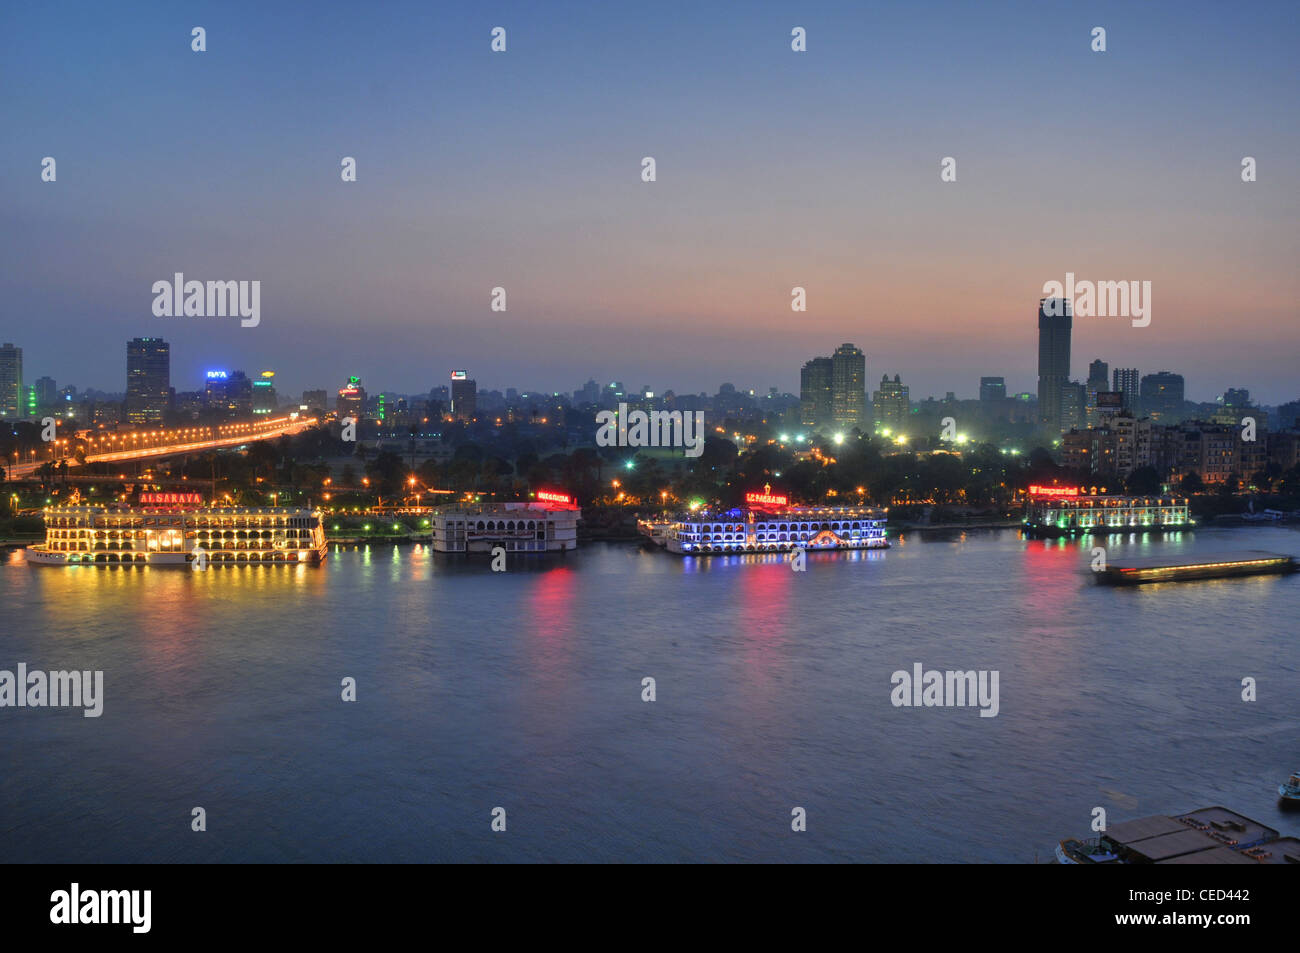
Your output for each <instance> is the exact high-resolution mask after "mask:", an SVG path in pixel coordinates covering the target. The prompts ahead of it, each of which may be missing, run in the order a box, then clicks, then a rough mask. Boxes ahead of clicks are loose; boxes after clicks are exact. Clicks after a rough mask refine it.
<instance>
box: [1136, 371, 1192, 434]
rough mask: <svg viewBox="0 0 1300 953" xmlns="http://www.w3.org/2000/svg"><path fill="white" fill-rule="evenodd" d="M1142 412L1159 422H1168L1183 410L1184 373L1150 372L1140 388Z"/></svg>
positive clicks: (1143, 379)
mask: <svg viewBox="0 0 1300 953" xmlns="http://www.w3.org/2000/svg"><path fill="white" fill-rule="evenodd" d="M1138 394H1139V397H1140V399H1141V401H1142V412H1143V413H1144V414H1147V415H1148V416H1149V417H1151V419H1152V420H1155V421H1157V422H1160V421H1162V420H1163V421H1165V422H1168V421H1169V420H1170V419H1171V418H1175V417H1177V416H1178V415H1179V414H1181V413H1182V410H1183V375H1181V374H1173V373H1170V372H1169V371H1160V372H1158V373H1156V374H1148V375H1146V376H1145V377H1143V378H1142V383H1141V385H1140V386H1139V388H1138Z"/></svg>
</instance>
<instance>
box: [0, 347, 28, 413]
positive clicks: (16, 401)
mask: <svg viewBox="0 0 1300 953" xmlns="http://www.w3.org/2000/svg"><path fill="white" fill-rule="evenodd" d="M22 413H23V349H22V348H20V347H14V346H13V345H12V344H8V343H6V344H5V345H4V346H3V347H0V417H4V418H6V419H7V420H15V419H17V418H18V417H21V416H22Z"/></svg>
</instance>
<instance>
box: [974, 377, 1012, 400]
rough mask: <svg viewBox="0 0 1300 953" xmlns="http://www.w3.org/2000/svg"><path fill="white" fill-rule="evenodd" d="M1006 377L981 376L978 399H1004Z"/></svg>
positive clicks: (1005, 394)
mask: <svg viewBox="0 0 1300 953" xmlns="http://www.w3.org/2000/svg"><path fill="white" fill-rule="evenodd" d="M1006 397H1007V379H1006V378H1005V377H981V378H980V400H982V401H985V402H988V401H991V400H1006Z"/></svg>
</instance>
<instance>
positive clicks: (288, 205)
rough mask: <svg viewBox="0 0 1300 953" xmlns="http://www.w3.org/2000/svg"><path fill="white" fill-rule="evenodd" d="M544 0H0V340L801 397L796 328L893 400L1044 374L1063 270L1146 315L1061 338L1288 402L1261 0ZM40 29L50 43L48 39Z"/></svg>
mask: <svg viewBox="0 0 1300 953" xmlns="http://www.w3.org/2000/svg"><path fill="white" fill-rule="evenodd" d="M567 9H568V10H569V11H570V12H571V13H573V14H574V15H573V16H571V17H568V18H566V20H565V22H564V23H563V25H561V24H560V23H559V22H557V21H556V20H555V18H553V17H552V16H550V15H549V14H548V13H547V12H546V11H539V10H533V9H528V8H525V7H522V6H520V7H513V6H508V7H505V8H502V9H500V10H498V11H496V12H495V13H494V14H493V15H494V16H499V19H500V21H501V22H502V23H504V24H505V25H506V27H507V28H508V29H509V31H510V34H509V35H510V37H511V45H510V47H509V49H508V51H507V52H506V53H504V54H493V53H491V52H490V50H489V45H488V44H489V30H490V28H491V27H492V26H493V25H495V21H492V22H489V20H488V19H487V18H486V17H483V16H479V15H477V14H464V13H460V12H456V11H447V12H446V15H445V16H444V15H443V13H438V14H436V15H435V13H434V11H431V10H427V9H422V8H420V7H419V6H417V5H415V4H401V5H398V6H397V7H395V8H394V11H393V15H392V16H391V17H390V18H389V19H388V20H387V21H386V22H382V23H381V22H376V21H375V20H371V19H366V18H365V17H362V18H361V19H360V23H359V28H358V29H356V30H349V31H337V30H331V29H329V28H328V26H326V25H324V24H322V23H317V22H314V21H306V22H304V21H303V20H302V18H299V17H296V16H292V15H290V14H289V13H287V12H282V11H270V10H264V9H260V8H258V7H255V6H251V5H240V4H236V5H233V6H232V7H230V8H229V9H222V10H212V11H204V12H203V13H202V14H201V16H202V17H203V18H205V19H206V21H207V22H206V23H205V27H206V29H207V30H208V36H209V43H208V49H207V51H206V52H204V53H203V54H196V53H194V52H192V51H191V50H190V48H189V42H188V40H189V37H188V30H189V24H180V23H177V22H173V21H172V20H170V19H168V18H161V19H158V18H152V17H142V18H141V21H142V22H139V23H136V22H132V21H130V20H129V19H128V20H126V21H122V18H121V16H120V15H119V14H116V13H113V12H111V11H107V10H103V9H100V8H97V7H95V6H93V5H89V4H80V5H77V4H74V5H71V6H69V7H65V8H60V9H59V10H55V11H41V12H36V11H32V12H28V11H25V10H14V11H10V12H8V13H7V14H6V17H7V18H8V20H9V21H10V23H11V26H12V29H11V30H9V31H6V35H7V37H8V39H6V40H4V41H0V42H6V43H8V44H9V45H8V46H7V48H6V49H5V54H6V55H5V56H4V57H3V58H0V59H2V60H3V62H4V67H3V68H4V71H5V72H4V78H5V79H7V80H9V81H10V83H11V84H12V85H14V86H16V87H18V88H28V87H30V88H32V89H39V90H40V93H41V95H39V96H15V97H10V98H7V99H6V101H5V102H4V103H3V104H0V122H2V123H3V125H4V128H5V129H6V133H7V135H6V137H5V141H4V142H3V143H0V179H2V180H3V181H4V183H5V184H4V188H5V189H6V193H5V198H6V199H7V200H8V201H7V202H6V205H7V209H8V211H9V220H10V221H11V223H12V227H11V228H10V229H7V230H6V232H5V234H4V236H3V237H0V242H2V243H3V244H2V245H0V248H2V250H3V253H4V256H5V260H6V262H7V263H8V264H9V267H8V268H6V269H5V270H4V272H3V273H2V274H0V293H2V294H3V296H4V300H5V303H6V306H5V308H4V309H3V310H2V312H0V338H3V339H4V340H12V341H14V343H15V344H18V345H19V346H22V347H23V348H24V351H25V363H26V366H27V367H28V368H30V369H32V371H34V372H36V373H37V374H52V375H53V376H55V377H58V378H61V379H67V380H78V381H83V382H84V384H85V386H94V387H98V388H100V389H114V390H115V389H116V388H117V386H118V385H117V384H116V382H115V378H116V377H117V376H118V375H117V374H116V373H114V374H112V375H106V376H100V375H99V374H97V372H96V364H97V362H98V360H99V356H100V355H101V354H103V353H106V352H109V351H110V350H116V349H118V348H119V347H120V341H122V340H125V339H129V338H133V337H163V338H165V339H167V340H168V341H170V342H171V343H172V345H173V347H174V349H175V351H176V353H177V355H178V358H177V360H176V361H175V362H174V367H173V376H174V377H175V378H176V379H177V380H187V379H195V378H196V377H199V375H200V374H201V373H202V372H203V371H204V370H205V369H206V367H207V366H213V365H216V366H224V367H243V368H246V369H250V371H251V369H253V368H256V367H258V366H269V367H274V368H276V369H277V371H278V372H279V374H280V379H281V380H282V381H283V382H284V389H285V390H287V391H288V390H295V389H299V388H302V389H306V388H310V387H318V386H320V384H321V383H323V381H320V380H319V376H324V377H326V378H327V379H328V380H330V381H333V380H340V379H345V378H346V376H347V375H348V374H357V375H359V376H361V377H362V378H363V379H368V380H378V379H381V378H382V379H384V380H385V381H390V382H391V386H392V387H393V389H395V390H398V391H403V392H408V393H414V392H418V391H421V390H423V389H425V388H426V387H427V386H428V384H427V383H426V382H427V381H430V380H433V381H437V380H438V379H440V378H442V377H443V376H444V375H445V373H446V372H447V371H448V370H450V369H451V368H453V367H469V368H482V367H492V368H494V369H497V371H496V375H495V376H496V378H498V379H499V380H501V381H509V380H515V381H534V382H536V383H538V384H545V385H547V386H550V387H552V388H554V387H556V386H566V387H567V386H572V385H564V384H563V382H564V381H567V380H575V381H578V380H585V379H586V378H587V377H588V376H595V375H596V374H599V375H600V377H604V378H609V379H613V378H621V379H624V380H638V381H641V380H646V381H655V382H656V384H657V386H660V387H661V388H664V389H667V388H671V389H674V390H677V391H678V392H686V391H690V392H695V391H696V388H698V387H699V386H700V384H701V382H703V381H708V380H721V381H726V380H731V381H736V380H737V379H738V378H739V379H747V380H746V383H749V384H750V385H752V386H759V385H758V383H757V382H759V381H762V382H764V383H763V384H762V385H761V386H776V387H778V388H779V389H780V390H781V391H783V392H791V393H793V392H795V391H796V389H797V387H798V370H799V367H800V365H801V364H802V363H803V361H804V360H806V357H807V354H806V352H807V348H806V347H805V345H804V344H803V343H802V342H803V341H805V340H811V339H813V338H815V339H816V340H818V341H829V342H838V341H854V342H855V343H857V345H858V346H859V347H861V348H862V349H863V351H865V352H866V373H867V379H868V380H874V379H876V375H879V374H883V373H886V372H888V373H890V374H893V373H902V374H903V375H904V376H905V378H906V379H908V381H909V382H910V384H911V386H912V389H913V392H914V393H918V394H921V393H933V394H942V393H944V392H945V391H946V390H950V389H953V387H954V386H959V387H969V388H971V389H973V388H975V387H976V386H977V381H978V378H979V377H980V376H985V375H1000V376H1004V377H1006V378H1007V380H1008V382H1009V388H1010V389H1012V390H1015V391H1022V390H1033V389H1034V387H1033V381H1034V378H1035V376H1036V375H1035V373H1034V372H1035V367H1034V354H1033V351H1032V348H1025V347H1022V346H1021V342H1022V340H1023V330H1024V322H1025V319H1024V315H1025V314H1026V312H1027V311H1028V310H1029V308H1031V307H1032V302H1034V301H1036V300H1037V299H1038V298H1040V297H1042V296H1043V293H1044V292H1043V286H1044V284H1045V283H1046V282H1049V281H1060V280H1061V279H1062V278H1064V276H1065V275H1066V274H1067V273H1074V274H1077V275H1079V276H1080V277H1081V278H1086V279H1089V280H1096V281H1105V280H1129V279H1141V280H1143V281H1150V282H1151V283H1152V288H1153V290H1154V305H1153V319H1152V322H1151V324H1150V325H1149V326H1147V327H1133V326H1132V325H1131V324H1130V322H1129V321H1128V320H1126V319H1124V318H1095V317H1094V318H1086V319H1085V318H1082V317H1078V318H1076V320H1075V328H1074V335H1075V340H1074V350H1075V353H1077V354H1080V355H1088V357H1089V358H1092V357H1100V358H1101V359H1103V360H1106V361H1108V362H1109V363H1111V364H1112V365H1118V366H1126V367H1128V366H1131V367H1139V368H1142V367H1152V368H1155V367H1159V368H1169V367H1171V366H1172V367H1173V368H1174V369H1176V370H1177V371H1178V372H1179V373H1182V374H1183V375H1184V376H1185V377H1186V378H1187V379H1188V380H1189V381H1192V382H1195V383H1194V386H1193V391H1194V392H1196V393H1202V394H1218V393H1223V392H1224V391H1226V390H1227V389H1228V388H1231V387H1237V386H1249V387H1250V388H1251V389H1252V392H1253V393H1255V394H1256V395H1257V396H1258V398H1259V399H1260V400H1262V401H1264V402H1267V403H1273V404H1276V403H1281V402H1285V401H1288V400H1292V399H1294V398H1295V397H1296V394H1295V392H1294V386H1293V382H1294V375H1293V370H1292V365H1293V363H1294V360H1293V358H1294V355H1295V354H1296V353H1300V322H1297V321H1296V320H1295V319H1296V306H1295V302H1296V301H1297V300H1300V277H1298V276H1297V275H1296V273H1295V269H1294V267H1293V263H1294V261H1295V260H1296V258H1297V257H1298V255H1300V238H1298V237H1297V234H1296V230H1295V229H1294V227H1293V223H1294V221H1295V218H1296V216H1295V212H1296V210H1297V198H1296V196H1295V193H1294V189H1293V188H1291V185H1290V183H1291V182H1293V181H1295V179H1296V177H1297V174H1300V160H1298V159H1297V156H1300V149H1297V146H1300V142H1297V138H1298V137H1297V132H1296V130H1295V129H1294V128H1292V127H1289V126H1286V125H1282V124H1278V123H1277V122H1276V121H1275V118H1274V117H1275V116H1276V115H1278V114H1280V113H1282V112H1285V109H1286V104H1288V103H1290V102H1291V101H1293V99H1294V96H1295V93H1296V90H1297V85H1298V84H1300V80H1298V79H1297V77H1296V75H1295V73H1294V71H1293V70H1290V69H1289V68H1288V66H1287V64H1288V62H1289V47H1288V44H1287V37H1288V36H1290V35H1292V34H1293V32H1294V31H1293V27H1294V17H1295V15H1296V14H1295V11H1294V9H1293V8H1291V7H1288V6H1287V5H1284V4H1280V3H1279V4H1272V5H1269V4H1265V5H1262V6H1260V7H1257V8H1255V15H1254V16H1253V17H1252V19H1251V20H1250V21H1249V22H1244V23H1243V22H1238V18H1236V17H1234V16H1233V14H1232V13H1231V12H1230V11H1225V10H1222V9H1218V8H1216V7H1214V6H1213V5H1209V4H1190V5H1179V6H1178V7H1177V16H1172V17H1171V16H1169V15H1168V12H1169V11H1168V9H1164V10H1162V9H1158V8H1155V7H1153V8H1142V9H1129V8H1126V7H1123V6H1110V5H1101V6H1100V7H1098V8H1097V9H1096V10H1094V11H1091V12H1090V13H1089V19H1087V20H1085V19H1083V18H1081V17H1079V16H1078V15H1076V14H1074V13H1072V12H1070V11H1068V10H1063V9H1062V10H1051V9H1043V8H1041V7H1035V6H1033V5H1023V4H1012V5H1008V7H1007V8H1003V9H990V10H985V9H968V8H965V7H963V6H962V5H959V4H940V5H939V6H938V7H937V8H936V12H938V14H939V15H927V16H924V17H922V16H919V15H917V14H916V13H915V12H914V11H908V10H906V9H893V10H883V11H879V12H877V13H873V14H871V16H867V14H866V13H865V12H864V11H861V10H857V9H855V8H854V7H852V6H851V5H848V4H831V5H828V6H827V7H825V8H822V9H819V10H817V11H800V12H798V13H792V12H790V11H789V10H787V9H785V8H781V7H777V6H775V5H773V6H765V7H757V8H755V9H754V10H753V11H749V13H747V16H746V17H745V18H743V22H742V21H741V19H740V18H736V19H735V20H733V18H731V17H729V16H727V15H726V14H725V13H721V12H718V11H698V12H694V13H692V14H691V15H689V16H687V17H684V18H678V19H676V20H674V21H673V22H672V23H671V24H664V25H661V26H658V27H654V28H649V27H647V25H646V24H645V23H643V22H641V20H642V18H629V17H628V15H627V14H625V13H621V12H619V11H613V10H606V9H602V8H600V7H599V6H596V5H582V4H576V5H571V6H570V7H569V8H567ZM323 19H328V17H324V18H323ZM1094 19H1095V20H1097V21H1098V22H1100V21H1105V22H1106V25H1107V28H1108V30H1109V37H1110V45H1109V48H1108V50H1107V52H1105V53H1104V54H1102V53H1095V52H1093V51H1092V50H1091V49H1090V47H1089V30H1090V29H1091V27H1092V25H1093V23H1092V20H1094ZM634 20H635V22H633V21H634ZM795 21H799V24H800V25H802V26H804V27H805V28H806V29H807V30H808V37H809V41H808V52H807V53H804V54H797V55H796V54H794V53H792V52H791V51H790V49H789V33H790V29H791V26H792V25H794V24H795ZM105 37H110V38H111V42H109V41H107V40H105V39H104V38H105ZM408 37H418V38H419V39H418V40H412V39H408ZM19 38H20V40H21V41H19ZM1206 46H1213V48H1214V51H1215V55H1214V56H1213V57H1209V58H1206V57H1199V58H1193V59H1188V58H1187V50H1188V49H1189V47H1190V48H1191V49H1198V48H1204V47H1206ZM918 49H925V50H927V51H929V52H930V53H931V54H932V55H929V56H917V55H915V54H916V51H917V50H918ZM69 56H73V57H75V58H76V59H77V61H78V62H79V63H81V64H82V68H81V69H79V70H77V71H66V70H57V69H55V68H54V67H53V66H52V65H51V64H54V63H59V62H62V61H63V60H64V59H65V58H66V57H69ZM665 56H668V57H670V58H671V60H672V65H673V67H674V69H673V71H671V75H664V70H663V65H664V57H665ZM123 63H132V64H133V66H132V67H131V68H129V69H127V68H124V67H122V65H121V64H123ZM575 64H580V65H581V68H580V69H579V68H577V67H576V66H575ZM108 71H111V72H112V73H113V74H114V86H113V88H114V90H115V92H114V95H113V97H111V98H106V97H105V96H104V94H103V92H102V91H101V89H100V83H99V79H98V77H100V76H102V75H103V74H104V73H105V72H108ZM592 71H598V72H594V73H593V72H592ZM158 75H166V76H167V77H168V82H167V83H166V84H161V85H160V84H158V83H157V82H156V77H157V76H158ZM592 75H600V76H601V77H602V82H601V83H600V84H592V83H590V82H588V81H587V80H589V78H590V76H592ZM1026 75H1033V76H1034V77H1035V82H1033V83H1029V84H1026V83H1025V82H1024V77H1025V76H1026ZM286 77H292V78H286ZM651 78H653V79H651ZM307 87H309V88H311V90H312V93H313V95H312V97H311V105H309V106H307V107H306V108H303V107H302V106H301V103H300V99H301V93H302V91H303V89H304V88H307ZM701 89H703V91H704V93H705V94H704V95H701ZM70 103H76V104H78V108H77V110H75V111H74V112H73V114H72V115H73V116H74V117H75V118H74V119H72V120H71V121H68V122H62V121H60V122H59V123H58V124H53V123H52V121H51V119H50V116H51V115H52V114H51V113H50V112H49V108H50V107H51V106H52V107H54V109H55V112H57V111H58V109H59V107H60V105H61V104H70ZM87 103H90V104H92V105H93V108H90V109H87V108H86V104H87ZM177 114H186V115H190V114H192V117H193V118H194V121H193V122H187V123H182V124H181V125H180V126H179V127H177V128H175V129H170V130H169V132H168V133H167V137H166V141H167V145H166V146H165V147H163V148H161V149H160V148H158V147H157V146H156V142H155V140H156V136H155V135H154V133H155V132H156V131H157V127H156V124H155V119H154V117H156V116H168V115H177ZM792 116H797V117H799V118H798V119H796V120H791V119H790V117H792ZM1153 117H1155V118H1153ZM1210 127H1213V128H1214V130H1215V135H1214V140H1213V142H1212V143H1210V144H1208V145H1207V144H1206V140H1205V137H1204V135H1203V131H1204V130H1205V129H1206V128H1210ZM702 130H703V131H702ZM1054 130H1056V131H1057V132H1054ZM1058 132H1059V134H1057V133H1058ZM146 133H148V134H146ZM647 155H649V156H653V157H655V158H656V160H657V169H658V174H657V179H656V181H655V182H652V183H647V182H643V181H641V176H640V172H641V160H642V158H643V157H644V156H647ZM45 156H51V157H54V158H55V159H57V160H58V163H59V164H58V177H57V181H55V182H43V181H41V177H40V172H41V160H42V158H43V157H45ZM346 156H352V157H355V158H356V160H357V168H358V179H357V181H356V182H353V183H345V182H342V181H341V180H340V175H339V167H340V161H341V159H342V158H343V157H346ZM947 156H952V157H955V158H956V160H957V169H958V173H957V179H956V181H954V182H947V183H945V182H942V181H941V180H940V176H939V173H940V162H941V160H942V159H943V158H944V157H947ZM1244 156H1252V157H1255V158H1257V159H1258V162H1259V177H1258V180H1257V181H1255V182H1251V183H1245V182H1243V181H1242V180H1241V176H1240V164H1241V161H1242V158H1243V157H1244ZM881 183H887V186H882V185H881ZM1188 194H1194V195H1196V196H1197V201H1196V202H1195V203H1194V204H1191V203H1188V202H1187V201H1186V196H1187V195H1188ZM178 271H181V272H184V273H185V274H187V275H192V276H194V277H195V278H198V279H206V280H217V279H220V280H228V279H229V280H258V281H261V282H262V285H263V288H262V292H263V298H262V308H261V320H260V323H259V324H258V326H257V327H241V326H240V322H239V320H238V319H234V320H229V319H222V318H209V317H204V318H198V317H189V318H183V317H173V318H161V317H154V316H153V315H152V313H151V311H150V305H151V302H152V300H153V295H152V293H151V287H152V285H153V283H154V282H156V281H159V280H170V278H171V276H172V275H173V274H174V273H175V272H178ZM495 287H504V288H506V289H507V291H508V293H509V303H508V309H507V311H505V312H500V313H498V312H493V311H492V310H491V309H490V301H491V294H492V289H493V288H495ZM795 287H802V288H804V289H806V293H807V302H808V310H807V311H806V312H802V313H794V312H792V311H791V308H790V301H791V290H792V289H793V288H795ZM34 331H35V332H36V333H33V332H34ZM575 344H579V345H580V347H575ZM322 353H324V354H326V355H328V357H327V360H328V361H332V362H336V366H332V367H328V368H322V367H321V357H320V355H321V354H322ZM182 355H183V356H182ZM200 355H203V356H205V357H206V360H200V359H199V356H200ZM205 365H206V366H205ZM543 367H544V368H545V371H542V370H540V368H543ZM1072 376H1073V377H1081V376H1082V368H1081V367H1076V368H1072ZM479 377H480V379H482V380H484V385H485V386H493V384H494V383H495V381H494V380H488V379H486V378H485V377H484V375H482V374H480V375H479ZM538 377H545V378H546V380H545V381H540V380H537V378H538ZM598 379H599V378H598ZM959 381H964V382H966V383H965V384H959V383H958V382H959Z"/></svg>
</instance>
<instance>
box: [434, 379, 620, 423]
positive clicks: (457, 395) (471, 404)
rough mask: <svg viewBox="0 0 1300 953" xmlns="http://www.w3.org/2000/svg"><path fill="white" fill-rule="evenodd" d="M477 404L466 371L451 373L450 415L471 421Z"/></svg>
mask: <svg viewBox="0 0 1300 953" xmlns="http://www.w3.org/2000/svg"><path fill="white" fill-rule="evenodd" d="M615 385H617V396H618V397H620V398H621V397H622V396H623V385H622V384H619V383H618V382H617V381H615V383H614V384H611V385H610V387H611V388H613V387H615ZM477 403H478V383H477V382H476V381H472V380H470V377H469V372H468V371H452V372H451V413H452V416H453V417H456V418H457V419H459V420H473V419H474V412H475V410H476V406H477Z"/></svg>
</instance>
